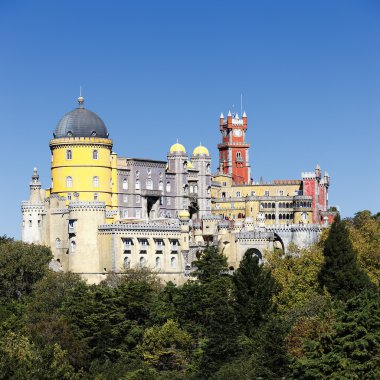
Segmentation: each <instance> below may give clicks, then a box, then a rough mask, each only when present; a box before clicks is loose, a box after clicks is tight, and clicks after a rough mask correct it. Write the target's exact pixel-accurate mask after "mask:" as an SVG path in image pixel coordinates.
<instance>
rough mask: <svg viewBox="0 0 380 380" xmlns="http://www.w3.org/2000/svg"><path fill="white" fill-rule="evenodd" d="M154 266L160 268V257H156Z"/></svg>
mask: <svg viewBox="0 0 380 380" xmlns="http://www.w3.org/2000/svg"><path fill="white" fill-rule="evenodd" d="M156 268H161V257H156Z"/></svg>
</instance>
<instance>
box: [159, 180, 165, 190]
mask: <svg viewBox="0 0 380 380" xmlns="http://www.w3.org/2000/svg"><path fill="white" fill-rule="evenodd" d="M158 190H164V183H163V182H162V181H160V182H158Z"/></svg>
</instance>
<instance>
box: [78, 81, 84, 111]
mask: <svg viewBox="0 0 380 380" xmlns="http://www.w3.org/2000/svg"><path fill="white" fill-rule="evenodd" d="M83 103H84V97H83V96H82V86H80V87H79V97H78V108H83Z"/></svg>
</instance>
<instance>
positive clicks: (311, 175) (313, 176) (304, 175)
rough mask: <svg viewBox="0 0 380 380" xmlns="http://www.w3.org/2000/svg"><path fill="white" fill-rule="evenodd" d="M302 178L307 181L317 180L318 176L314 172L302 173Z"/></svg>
mask: <svg viewBox="0 0 380 380" xmlns="http://www.w3.org/2000/svg"><path fill="white" fill-rule="evenodd" d="M301 177H302V179H303V180H305V179H316V178H317V176H316V174H315V173H314V172H302V173H301Z"/></svg>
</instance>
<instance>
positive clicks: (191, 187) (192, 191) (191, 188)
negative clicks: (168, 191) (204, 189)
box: [190, 185, 194, 194]
mask: <svg viewBox="0 0 380 380" xmlns="http://www.w3.org/2000/svg"><path fill="white" fill-rule="evenodd" d="M193 193H194V186H193V185H190V194H193Z"/></svg>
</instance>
